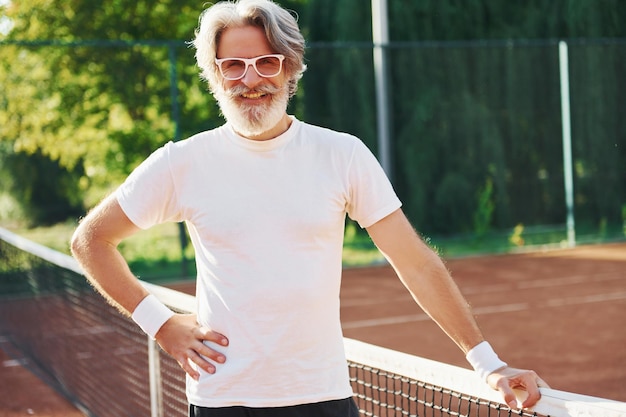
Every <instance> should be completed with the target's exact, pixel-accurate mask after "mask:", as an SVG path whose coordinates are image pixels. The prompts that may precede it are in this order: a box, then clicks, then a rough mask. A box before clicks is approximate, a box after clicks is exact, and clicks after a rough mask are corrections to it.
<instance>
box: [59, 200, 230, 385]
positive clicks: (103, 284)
mask: <svg viewBox="0 0 626 417" xmlns="http://www.w3.org/2000/svg"><path fill="white" fill-rule="evenodd" d="M139 230H140V229H139V227H137V226H136V225H135V224H134V223H133V222H132V221H130V219H129V218H128V216H126V214H125V213H124V211H123V210H122V208H121V207H120V205H119V203H118V202H117V200H116V198H115V196H113V195H112V196H109V197H108V198H106V199H105V200H104V201H102V202H101V203H100V204H99V205H98V206H97V207H95V208H94V209H93V210H92V211H91V212H90V213H89V214H88V215H87V216H86V217H85V218H84V219H83V220H82V221H81V222H80V225H79V226H78V228H77V229H76V231H75V232H74V235H73V236H72V241H71V249H72V254H73V255H74V257H75V258H76V260H77V261H78V263H79V264H80V265H81V267H82V268H83V271H84V272H85V275H86V276H87V279H88V280H89V281H90V282H91V283H92V284H93V286H94V287H95V288H96V290H98V292H100V293H101V294H102V295H103V296H104V297H105V298H106V299H107V300H108V301H109V302H110V303H111V304H112V305H114V306H116V307H117V308H118V309H119V310H120V311H121V312H122V313H124V314H126V315H129V316H130V315H133V312H135V311H136V309H137V307H138V306H140V304H142V305H143V306H142V307H143V308H142V309H141V310H144V311H143V314H142V316H144V317H146V318H148V319H150V318H151V317H152V316H153V312H152V311H150V309H151V308H155V306H154V303H152V304H153V305H152V306H150V305H149V304H150V303H149V302H150V301H151V298H147V297H148V296H149V295H150V293H149V292H148V291H147V290H146V289H145V288H144V287H143V285H141V283H140V282H139V280H138V279H137V278H136V277H135V276H134V275H133V274H132V272H131V271H130V268H129V266H128V263H127V262H126V260H125V259H124V258H123V257H122V255H121V253H120V252H119V250H118V245H119V244H120V242H121V241H122V240H124V239H126V238H128V237H129V236H132V235H133V234H135V233H137V232H138V231H139ZM146 302H148V303H146ZM163 308H166V307H164V306H162V305H161V306H158V305H157V306H156V309H163ZM155 311H156V310H155ZM161 311H162V310H161ZM168 317H169V316H168ZM133 318H136V317H135V315H133ZM152 336H153V337H155V338H156V340H157V341H158V342H159V344H160V345H161V347H162V348H163V349H164V350H165V351H166V352H168V353H169V354H170V355H171V356H173V357H174V358H175V359H176V360H177V361H178V362H179V364H180V365H181V367H182V368H183V369H184V370H185V372H187V373H188V374H189V375H190V376H191V377H192V378H198V377H199V374H198V372H197V370H196V369H195V368H196V367H195V366H193V364H194V363H195V364H196V365H197V366H199V367H201V368H203V369H204V370H205V371H206V372H209V373H213V372H215V366H214V365H213V364H212V363H211V362H210V361H207V360H206V359H204V357H206V358H209V359H211V360H213V361H215V362H218V363H222V362H224V361H225V360H226V358H225V357H224V355H222V354H219V353H218V352H216V351H214V350H212V349H210V348H209V347H207V346H206V345H205V344H204V343H203V341H211V342H214V343H217V344H220V345H223V346H226V345H227V344H228V340H227V339H226V337H224V336H223V335H221V334H219V333H216V332H213V331H211V330H210V329H206V328H204V327H201V326H199V325H198V323H197V320H196V317H195V315H180V314H176V315H173V316H171V317H169V319H167V321H165V323H163V324H162V325H160V324H159V326H158V327H157V328H156V329H155V331H154V334H153V335H152ZM203 356H204V357H203Z"/></svg>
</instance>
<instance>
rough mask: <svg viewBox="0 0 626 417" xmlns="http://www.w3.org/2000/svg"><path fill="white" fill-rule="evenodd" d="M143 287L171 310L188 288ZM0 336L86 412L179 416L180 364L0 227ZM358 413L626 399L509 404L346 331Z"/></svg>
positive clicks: (612, 405)
mask: <svg viewBox="0 0 626 417" xmlns="http://www.w3.org/2000/svg"><path fill="white" fill-rule="evenodd" d="M145 285H146V287H147V288H148V289H149V290H150V291H151V292H152V293H153V294H155V295H156V296H157V297H159V298H160V299H161V300H162V301H163V302H165V303H166V304H167V305H168V306H170V307H171V308H172V309H173V310H176V311H179V312H191V311H193V310H194V309H195V298H194V297H192V296H189V295H186V294H182V293H179V292H176V291H173V290H169V289H166V288H164V287H160V286H156V285H151V284H148V283H145ZM0 336H2V337H3V339H2V340H8V341H10V343H11V346H14V347H15V348H17V349H19V350H20V351H21V352H22V354H24V355H26V356H27V357H28V358H29V361H30V363H31V364H33V366H35V367H36V368H37V371H38V372H39V373H40V375H43V376H44V377H45V379H46V380H47V382H49V383H51V384H53V385H54V386H55V387H56V388H57V389H58V390H60V391H61V392H62V393H63V394H64V395H65V396H66V397H67V398H68V399H70V400H71V401H72V402H73V403H74V404H76V405H77V406H78V407H79V408H80V409H82V410H83V411H84V412H85V414H87V415H89V416H97V417H109V416H110V417H119V416H121V415H125V416H152V417H160V416H168V417H170V416H173V417H175V416H186V415H187V402H186V399H185V387H184V374H183V371H182V370H181V369H180V367H179V366H178V364H177V363H176V362H175V360H173V359H172V358H171V357H170V356H168V355H167V354H164V353H162V352H160V351H159V348H158V347H157V346H156V345H155V343H154V342H153V341H152V340H150V339H149V338H148V337H147V336H146V335H144V334H143V333H142V332H141V330H139V329H138V327H137V326H136V325H135V324H134V323H133V322H132V321H130V320H129V319H128V318H126V317H124V316H122V315H121V314H119V312H117V311H116V310H115V309H114V308H112V307H111V306H110V305H108V304H107V303H106V302H105V301H104V299H103V298H102V297H101V296H100V295H98V294H96V293H95V292H94V291H93V289H92V288H91V287H90V285H89V284H87V282H86V280H85V278H84V276H83V275H82V272H81V270H80V268H79V266H78V265H77V263H76V262H75V261H74V260H73V259H72V258H71V257H70V256H68V255H65V254H62V253H59V252H55V251H53V250H51V249H49V248H46V247H43V246H41V245H38V244H36V243H33V242H31V241H28V240H26V239H24V238H22V237H20V236H17V235H15V234H13V233H11V232H9V231H6V230H4V229H1V228H0ZM345 348H346V355H347V358H348V367H349V371H350V378H351V382H352V386H353V390H354V393H355V400H356V402H357V404H358V406H359V409H360V412H361V414H362V415H364V416H377V417H386V416H388V417H392V416H393V417H396V416H397V417H400V416H420V417H426V416H468V417H470V416H476V417H478V416H512V415H514V416H554V417H568V416H598V417H599V416H607V417H618V416H626V403H622V402H616V401H611V400H606V399H602V398H596V397H588V396H583V395H578V394H572V393H566V392H562V391H556V390H550V389H543V390H542V400H541V401H540V403H539V404H538V405H537V406H536V407H535V409H534V410H533V411H520V410H511V409H509V408H508V407H507V406H505V405H503V404H501V403H500V396H499V394H498V393H497V392H495V391H493V390H491V389H490V388H489V387H487V386H486V385H485V384H484V383H483V382H482V381H480V380H479V379H478V378H477V376H476V375H475V374H474V373H473V372H471V371H469V370H466V369H462V368H458V367H455V366H451V365H447V364H443V363H440V362H435V361H431V360H427V359H423V358H419V357H416V356H412V355H408V354H404V353H401V352H397V351H392V350H389V349H385V348H381V347H378V346H373V345H370V344H366V343H363V342H359V341H356V340H351V339H345Z"/></svg>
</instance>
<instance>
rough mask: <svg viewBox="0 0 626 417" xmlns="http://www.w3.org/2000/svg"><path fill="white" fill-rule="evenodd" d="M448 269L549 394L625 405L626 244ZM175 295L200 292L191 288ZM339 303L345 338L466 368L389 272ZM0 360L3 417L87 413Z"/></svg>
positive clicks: (498, 339) (508, 355)
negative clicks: (567, 393) (575, 395)
mask: <svg viewBox="0 0 626 417" xmlns="http://www.w3.org/2000/svg"><path fill="white" fill-rule="evenodd" d="M447 264H448V268H449V269H450V270H451V271H452V274H453V275H454V277H455V279H456V281H457V283H458V284H459V286H460V287H461V290H462V292H463V293H464V294H465V296H466V297H467V299H468V300H469V301H470V303H471V304H472V306H473V308H474V312H475V313H476V316H477V317H478V321H479V323H480V325H481V328H482V329H483V332H484V333H485V335H486V337H487V338H488V339H489V340H490V341H491V343H492V345H494V347H495V348H496V350H497V351H498V352H499V353H500V355H501V356H502V357H503V359H504V360H506V361H507V362H509V363H510V364H512V365H514V366H517V367H530V368H534V369H536V370H537V371H539V372H540V374H541V375H542V377H543V378H544V379H545V380H547V381H548V383H550V385H551V386H552V388H555V389H559V390H564V391H571V392H576V393H581V394H587V395H593V396H600V397H605V398H610V399H614V400H620V401H626V348H625V346H626V244H624V243H616V244H607V245H595V246H580V247H578V248H574V249H562V250H549V251H536V252H529V253H525V254H515V255H501V256H490V257H471V258H464V259H453V260H449V261H448V262H447ZM172 287H175V288H176V289H179V290H183V291H185V292H190V293H193V284H192V283H182V284H177V285H172ZM341 298H342V310H341V314H342V323H343V327H344V334H345V336H346V337H350V338H354V339H360V340H363V341H366V342H369V343H373V344H377V345H380V346H384V347H388V348H391V349H395V350H400V351H404V352H408V353H412V354H416V355H419V356H423V357H427V358H430V359H434V360H438V361H443V362H447V363H451V364H454V365H458V366H463V367H467V365H466V362H465V360H464V358H463V356H462V355H461V353H460V351H459V350H458V348H457V347H456V346H455V345H454V344H453V343H452V342H451V341H449V340H448V339H447V337H446V336H445V335H444V334H443V333H442V332H441V330H439V328H438V327H437V326H436V325H435V324H434V323H432V322H431V321H430V320H429V319H428V317H427V316H426V315H425V314H423V312H422V311H421V310H420V309H419V307H417V306H416V304H415V303H414V302H413V300H412V299H411V297H410V296H409V294H408V293H407V291H406V290H405V289H404V288H403V286H402V284H401V283H400V282H399V280H398V279H397V278H396V277H395V275H394V273H393V271H392V269H391V268H390V267H388V266H377V267H368V268H356V269H348V270H345V272H344V278H343V284H342V292H341ZM0 347H1V346H0ZM0 359H1V362H2V365H3V366H2V367H1V368H0V398H1V399H2V401H0V417H22V416H30V415H39V416H47V417H56V416H78V415H81V414H80V413H79V412H78V411H76V410H74V411H72V408H71V407H69V406H68V404H67V403H66V402H64V401H62V400H60V398H59V396H58V395H57V394H55V393H54V392H53V391H51V390H49V389H47V388H46V387H45V386H43V387H39V385H41V384H39V383H38V380H37V378H35V377H34V376H33V375H31V374H30V373H29V371H28V370H27V369H25V368H23V367H20V366H19V364H20V362H19V361H20V359H21V358H19V357H16V353H15V352H12V354H11V356H10V357H9V356H6V354H5V355H4V356H2V357H0ZM6 398H10V399H11V400H10V402H9V404H8V403H7V401H6V400H5V399H6Z"/></svg>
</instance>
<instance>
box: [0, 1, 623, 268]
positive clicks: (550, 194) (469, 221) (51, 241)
mask: <svg viewBox="0 0 626 417" xmlns="http://www.w3.org/2000/svg"><path fill="white" fill-rule="evenodd" d="M279 3H280V4H282V5H283V6H285V7H286V8H288V9H291V10H292V11H293V13H295V14H297V16H298V19H299V23H300V25H301V29H302V31H303V33H304V35H305V38H306V40H307V51H306V62H307V65H308V70H307V71H306V73H305V75H304V78H303V80H302V82H301V85H300V90H299V92H298V95H297V96H296V97H295V98H294V99H293V100H292V102H291V104H290V113H292V114H295V115H296V116H297V117H299V118H301V119H302V120H304V121H307V122H309V123H313V124H318V125H322V126H325V127H329V128H333V129H337V130H341V131H345V132H349V133H352V134H354V135H356V136H358V137H359V138H361V139H362V140H363V141H364V142H365V143H366V144H367V145H368V146H369V147H370V148H371V149H372V150H373V151H374V153H376V154H377V155H379V154H380V152H381V150H380V149H379V147H380V142H379V138H378V133H377V97H376V91H375V90H376V82H375V73H374V63H373V49H374V47H375V46H379V47H381V46H382V48H383V50H384V54H385V57H386V59H387V61H386V62H387V68H388V72H387V74H386V80H385V81H386V86H387V89H386V93H387V97H388V101H387V106H388V108H387V111H388V114H389V119H388V121H389V132H390V135H389V137H390V140H389V161H388V163H387V166H386V169H387V171H388V173H389V175H390V176H391V178H392V181H393V184H394V187H395V189H396V191H397V192H398V194H399V196H400V198H401V199H402V200H403V202H404V209H405V211H406V213H407V215H408V216H409V218H410V219H411V220H412V222H413V224H414V225H415V226H416V228H417V229H418V230H419V231H420V232H421V233H422V234H423V235H425V236H426V237H427V239H428V240H429V242H430V243H431V244H432V245H433V246H435V247H436V248H437V249H438V250H439V251H440V252H441V253H442V254H443V255H446V256H456V255H464V254H469V253H477V252H492V253H493V252H506V251H511V250H517V249H519V248H522V249H523V248H527V247H533V246H536V245H548V244H552V245H567V244H571V242H570V241H568V235H567V226H566V224H567V220H568V213H569V214H570V215H571V216H573V217H572V219H575V224H574V228H575V238H576V242H577V243H589V242H605V241H615V240H624V239H625V238H626V120H625V119H626V118H625V117H624V116H626V106H625V104H626V79H625V78H624V76H623V74H624V73H626V25H625V24H624V22H626V2H623V1H619V0H600V1H596V0H554V1H527V0H511V1H506V2H502V1H496V0H466V1H463V2H459V1H456V0H420V1H414V0H410V1H409V0H403V1H401V0H390V1H389V2H388V21H389V42H388V43H386V44H384V45H375V44H374V43H373V41H372V8H371V7H370V6H371V5H370V2H368V1H363V0H360V1H357V0H342V1H341V2H338V1H335V0H284V1H280V2H279ZM202 5H203V3H202V2H197V1H189V0H176V1H174V0H163V1H159V2H154V1H147V0H132V1H131V0H103V1H98V2H94V1H91V0H67V1H53V0H19V1H16V0H0V89H1V92H2V94H1V95H0V183H1V184H2V186H1V187H0V224H2V225H3V226H4V227H8V228H11V229H14V230H16V231H18V232H20V233H22V234H25V235H27V236H28V235H29V234H30V235H34V236H39V237H42V236H43V242H42V243H44V244H47V245H49V246H52V247H56V248H57V249H60V250H63V251H67V239H68V238H69V234H70V233H71V230H72V229H73V227H74V226H75V224H76V221H77V220H78V218H79V217H80V216H81V215H83V214H84V213H85V211H86V210H88V209H89V208H90V207H92V206H93V205H95V204H96V203H97V202H98V201H99V200H100V199H101V198H102V197H103V196H104V195H105V194H106V193H109V192H111V191H112V190H113V189H114V188H115V187H116V186H117V185H118V184H119V183H120V182H121V181H123V179H124V178H125V177H126V175H128V173H129V172H130V171H131V170H132V169H133V168H134V167H135V166H136V165H137V164H138V163H139V162H140V161H142V160H143V159H144V158H146V157H147V156H148V155H149V154H150V153H151V152H152V151H154V150H155V149H156V148H157V147H159V146H161V145H163V144H164V143H165V142H167V141H170V140H180V139H184V138H185V137H188V136H190V135H192V134H194V133H197V132H199V131H202V130H206V129H211V128H214V127H216V126H219V125H220V124H222V123H223V120H222V118H221V116H220V114H219V110H218V108H217V106H216V103H215V101H214V100H213V98H212V96H211V95H210V94H209V93H208V91H207V87H206V85H205V84H204V82H203V81H201V80H200V79H199V76H198V69H197V67H196V65H195V61H194V56H193V54H194V50H193V49H192V48H190V47H189V45H188V44H187V42H188V41H190V40H191V39H192V38H193V34H194V29H195V28H196V26H197V21H198V15H199V12H200V11H201V8H202V7H203V6H202ZM560 41H563V43H564V44H565V45H566V47H567V56H566V64H567V66H568V67H567V68H568V75H569V89H568V92H569V95H570V100H569V105H570V109H571V112H570V114H571V122H570V123H571V147H572V167H571V173H572V175H573V193H572V206H571V208H570V210H569V211H568V205H567V202H566V189H565V186H564V183H565V175H564V172H566V171H567V166H564V152H563V151H564V148H563V128H564V124H563V123H564V122H563V119H562V105H563V102H562V95H561V94H562V91H563V85H562V82H561V78H560V71H561V70H562V67H563V61H562V60H560V59H559V42H560ZM218 180H219V179H218ZM46 230H48V232H47V233H46V232H45V231H46ZM180 230H182V229H179V228H176V227H173V228H170V229H168V230H167V231H166V232H162V233H163V234H164V235H167V236H170V237H171V242H173V243H172V244H171V245H170V244H165V243H160V244H162V245H165V246H168V248H164V249H163V251H162V252H159V253H155V254H154V257H155V258H158V259H161V260H163V259H169V258H176V257H180V253H181V252H180V246H181V245H182V247H183V252H182V253H183V254H185V256H187V257H192V256H193V254H190V253H188V250H189V249H188V248H186V246H185V237H184V235H181V234H180ZM346 242H347V243H346V247H347V250H348V251H350V250H352V251H353V252H358V253H363V252H367V251H369V250H371V249H372V248H371V244H370V243H369V241H368V239H367V238H366V237H365V236H363V232H362V231H360V230H358V228H357V227H355V226H354V225H353V224H351V223H349V224H348V227H347V240H346ZM129 250H130V249H129ZM153 250H154V251H157V249H153ZM144 255H145V246H144V251H143V254H142V256H144ZM138 256H139V255H138ZM376 256H377V255H369V256H366V257H364V258H358V259H353V258H350V256H348V259H347V260H346V264H347V265H349V264H358V263H363V262H365V263H371V262H372V261H375V260H376V259H377V258H376Z"/></svg>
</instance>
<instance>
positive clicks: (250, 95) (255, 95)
mask: <svg viewBox="0 0 626 417" xmlns="http://www.w3.org/2000/svg"><path fill="white" fill-rule="evenodd" d="M264 96H265V93H243V94H241V97H243V98H249V99H258V98H261V97H264Z"/></svg>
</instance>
